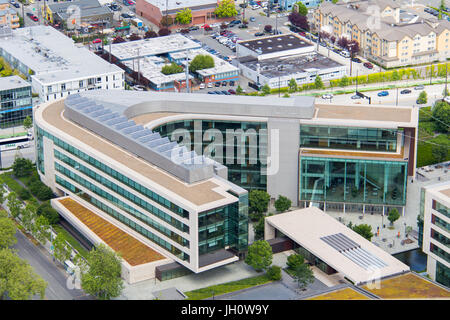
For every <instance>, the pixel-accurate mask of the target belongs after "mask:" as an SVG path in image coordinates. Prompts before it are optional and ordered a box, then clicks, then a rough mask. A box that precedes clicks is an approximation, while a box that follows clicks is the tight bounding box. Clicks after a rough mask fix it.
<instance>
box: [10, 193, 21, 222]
mask: <svg viewBox="0 0 450 320" xmlns="http://www.w3.org/2000/svg"><path fill="white" fill-rule="evenodd" d="M6 199H7V200H8V209H9V212H10V213H11V215H12V216H13V218H17V217H18V216H19V215H20V212H21V211H22V202H21V201H20V200H19V199H17V195H16V193H15V192H10V194H8V197H7V198H6Z"/></svg>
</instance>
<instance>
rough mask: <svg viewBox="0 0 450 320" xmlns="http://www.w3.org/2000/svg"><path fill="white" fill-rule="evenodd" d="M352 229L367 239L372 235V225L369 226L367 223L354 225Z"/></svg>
mask: <svg viewBox="0 0 450 320" xmlns="http://www.w3.org/2000/svg"><path fill="white" fill-rule="evenodd" d="M352 229H353V231H355V232H356V233H358V234H359V235H361V236H363V237H364V238H366V239H367V240H369V241H370V240H371V239H372V237H373V233H372V227H371V226H369V225H368V224H360V225H355V226H354V227H353V228H352Z"/></svg>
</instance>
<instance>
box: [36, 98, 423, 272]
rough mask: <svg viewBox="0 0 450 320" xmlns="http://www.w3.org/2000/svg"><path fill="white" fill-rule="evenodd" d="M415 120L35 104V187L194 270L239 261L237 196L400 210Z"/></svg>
mask: <svg viewBox="0 0 450 320" xmlns="http://www.w3.org/2000/svg"><path fill="white" fill-rule="evenodd" d="M417 113H418V110H417V109H415V108H412V107H387V106H372V105H367V106H364V105H351V106H349V105H331V104H326V105H325V104H323V105H322V104H317V103H316V102H315V100H314V98H313V97H306V96H303V97H300V96H299V97H295V98H282V99H280V98H273V97H251V96H216V95H206V94H186V93H149V92H136V91H120V92H119V91H118V92H116V91H106V90H98V91H89V92H83V93H79V94H74V95H70V96H69V97H67V98H66V99H65V100H59V101H57V102H53V103H47V104H44V105H41V106H39V107H38V108H37V109H36V112H35V121H36V122H35V124H36V126H35V127H36V137H37V139H36V143H37V167H38V171H39V173H40V175H41V178H42V180H43V181H44V182H45V183H46V184H47V185H49V186H50V187H51V188H52V189H53V190H54V191H56V192H58V193H59V194H60V195H69V196H70V197H72V198H73V199H76V200H77V201H79V202H80V203H82V204H83V205H84V206H86V207H88V208H89V209H91V210H93V211H95V212H96V213H97V214H99V215H101V216H102V217H104V218H105V219H108V221H111V222H112V223H114V224H116V225H118V226H120V227H121V228H122V229H123V230H126V231H127V232H129V233H130V234H133V235H134V236H136V237H137V238H138V239H139V240H141V241H143V242H145V243H146V244H148V245H149V246H151V247H152V248H155V249H157V250H158V251H159V252H161V253H163V254H164V255H165V256H166V257H169V258H171V259H172V260H174V261H176V262H178V263H180V264H182V265H184V266H185V267H187V268H188V269H190V270H192V271H194V272H201V271H204V270H208V269H211V268H213V267H216V266H220V265H223V264H227V263H230V262H233V261H235V260H237V259H238V256H239V255H241V254H242V253H244V252H245V250H246V248H247V240H248V222H247V220H248V218H247V210H248V209H247V205H248V195H247V191H248V190H251V189H263V190H267V192H269V194H270V195H271V197H272V198H276V197H278V195H284V196H287V197H289V198H290V199H291V200H292V202H293V204H294V205H298V206H300V207H303V206H309V205H311V204H312V205H315V206H318V207H320V208H323V209H324V210H325V211H326V210H327V209H332V210H345V211H365V212H368V211H370V212H380V213H382V212H383V213H384V212H385V210H386V209H387V208H389V207H398V208H400V209H403V208H404V206H405V202H406V185H407V179H408V177H409V176H410V177H414V175H415V165H416V147H417V142H416V136H417V120H418V115H417Z"/></svg>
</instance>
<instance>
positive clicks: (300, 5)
mask: <svg viewBox="0 0 450 320" xmlns="http://www.w3.org/2000/svg"><path fill="white" fill-rule="evenodd" d="M296 5H297V6H298V13H299V14H300V15H302V16H307V15H308V8H307V7H306V6H305V5H304V4H303V2H297V3H296Z"/></svg>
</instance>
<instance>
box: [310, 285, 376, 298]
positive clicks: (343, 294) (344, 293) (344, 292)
mask: <svg viewBox="0 0 450 320" xmlns="http://www.w3.org/2000/svg"><path fill="white" fill-rule="evenodd" d="M308 300H370V298H369V297H367V296H365V295H364V294H362V293H360V292H358V291H356V290H354V289H352V288H344V289H339V290H336V291H332V292H328V293H324V294H321V295H318V296H315V297H312V298H309V299H308Z"/></svg>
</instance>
